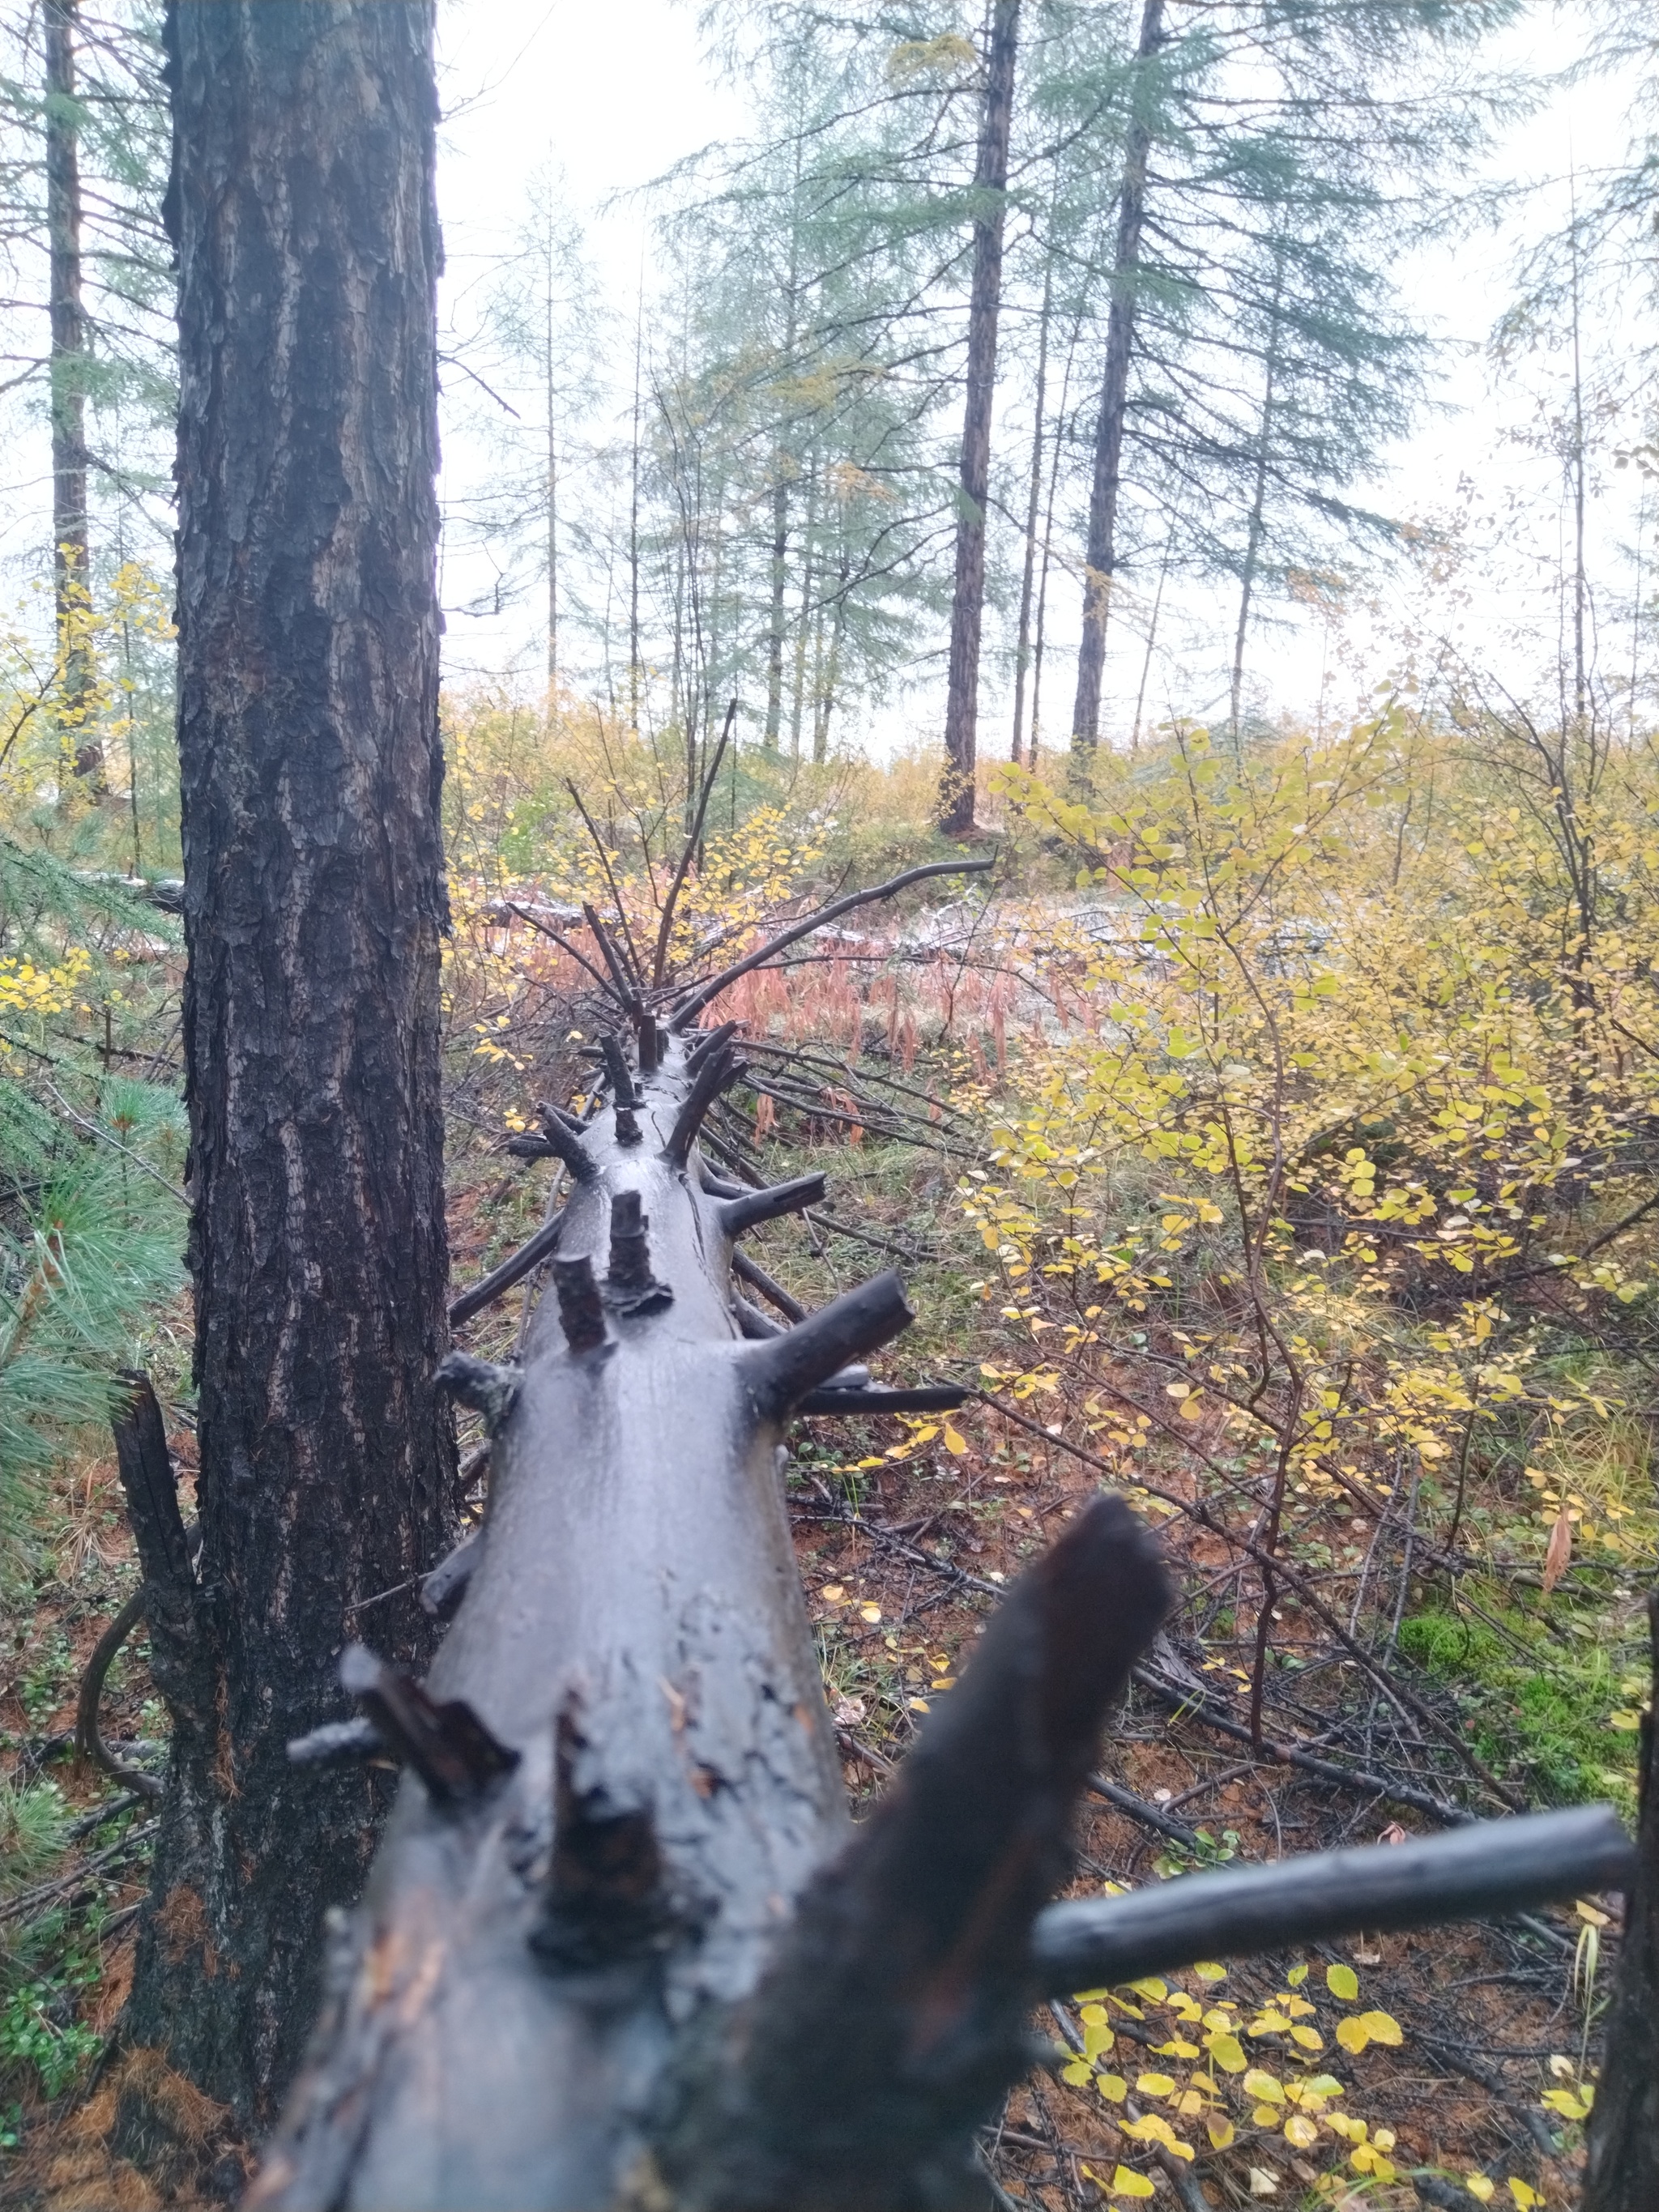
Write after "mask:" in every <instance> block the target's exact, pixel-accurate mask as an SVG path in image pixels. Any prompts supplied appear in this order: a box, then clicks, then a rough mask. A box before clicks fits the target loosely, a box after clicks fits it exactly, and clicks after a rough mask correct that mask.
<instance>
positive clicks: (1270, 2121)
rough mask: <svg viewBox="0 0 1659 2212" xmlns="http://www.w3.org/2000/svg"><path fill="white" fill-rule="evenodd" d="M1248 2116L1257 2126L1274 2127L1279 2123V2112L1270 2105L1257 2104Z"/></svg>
mask: <svg viewBox="0 0 1659 2212" xmlns="http://www.w3.org/2000/svg"><path fill="white" fill-rule="evenodd" d="M1250 2118H1251V2119H1252V2120H1253V2121H1254V2122H1255V2124H1256V2126H1257V2127H1259V2128H1276V2127H1277V2126H1278V2125H1279V2114H1278V2113H1277V2112H1275V2111H1274V2110H1273V2106H1271V2105H1257V2106H1255V2108H1254V2109H1253V2110H1252V2112H1251V2113H1250Z"/></svg>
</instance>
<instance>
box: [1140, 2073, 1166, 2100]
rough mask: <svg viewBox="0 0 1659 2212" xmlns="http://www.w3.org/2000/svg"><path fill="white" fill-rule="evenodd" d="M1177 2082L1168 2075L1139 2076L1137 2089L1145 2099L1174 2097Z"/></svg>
mask: <svg viewBox="0 0 1659 2212" xmlns="http://www.w3.org/2000/svg"><path fill="white" fill-rule="evenodd" d="M1175 2086H1176V2085H1175V2082H1174V2081H1173V2080H1172V2079H1171V2078H1170V2075H1167V2074H1138V2075H1136V2076H1135V2087H1136V2088H1137V2089H1139V2092H1140V2093H1141V2095H1142V2096H1143V2097H1172V2096H1174V2094H1175Z"/></svg>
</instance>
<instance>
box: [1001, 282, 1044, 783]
mask: <svg viewBox="0 0 1659 2212" xmlns="http://www.w3.org/2000/svg"><path fill="white" fill-rule="evenodd" d="M1053 298H1054V264H1053V262H1052V261H1051V260H1048V259H1047V258H1045V260H1044V262H1043V265H1042V313H1041V315H1040V316H1039V317H1038V319H1037V366H1036V421H1035V422H1033V424H1032V426H1031V484H1030V493H1029V495H1028V496H1027V499H1026V502H1025V567H1024V574H1022V575H1021V577H1020V580H1019V635H1018V640H1017V641H1016V643H1015V647H1014V741H1013V744H1012V747H1011V748H1010V750H1009V756H1008V757H1009V758H1010V759H1011V760H1012V762H1013V763H1014V764H1015V766H1016V767H1018V764H1019V757H1020V739H1021V737H1022V735H1023V733H1024V721H1025V672H1026V669H1027V666H1028V665H1029V663H1030V658H1031V592H1032V586H1033V583H1034V581H1035V579H1036V548H1037V511H1038V507H1039V506H1040V504H1041V501H1042V431H1043V422H1042V405H1043V401H1044V399H1045V398H1046V397H1047V387H1048V313H1049V308H1050V307H1051V304H1052V302H1053Z"/></svg>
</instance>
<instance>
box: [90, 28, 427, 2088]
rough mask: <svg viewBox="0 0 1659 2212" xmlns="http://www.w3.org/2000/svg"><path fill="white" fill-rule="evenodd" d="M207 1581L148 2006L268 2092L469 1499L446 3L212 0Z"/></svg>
mask: <svg viewBox="0 0 1659 2212" xmlns="http://www.w3.org/2000/svg"><path fill="white" fill-rule="evenodd" d="M166 37H167V52H168V64H167V76H168V80H169V83H170V86H171V89H172V95H173V181H172V185H171V187H170V189H169V191H168V195H167V219H168V224H169V228H170V229H171V231H172V234H173V239H174V241H175V245H176V247H177V252H178V259H179V380H180V397H179V462H178V483H179V600H178V604H179V763H180V785H181V794H182V809H183V840H184V855H185V942H186V945H187V949H188V955H189V967H188V972H187V976H186V982H185V1064H186V1070H187V1091H188V1100H189V1108H190V1121H191V1165H190V1175H189V1182H190V1189H191V1241H190V1255H191V1271H192V1274H193V1277H194V1282H195V1295H196V1323H197V1348H196V1376H197V1385H198V1388H199V1392H200V1400H199V1426H198V1437H199V1443H200V1474H199V1478H198V1486H197V1504H198V1510H199V1514H200V1520H201V1531H202V1538H201V1541H202V1549H201V1556H200V1563H199V1567H198V1570H197V1577H196V1580H195V1584H194V1588H193V1592H192V1593H191V1597H190V1600H189V1603H188V1606H187V1607H186V1608H185V1613H184V1614H183V1615H182V1617H180V1618H179V1619H178V1620H175V1621H174V1622H173V1625H172V1626H171V1628H169V1627H168V1626H167V1624H165V1623H164V1624H162V1625H161V1627H160V1628H159V1629H158V1630H155V1631H154V1632H153V1637H152V1641H153V1643H155V1644H157V1646H158V1649H159V1651H160V1656H161V1663H162V1672H163V1673H164V1674H166V1675H167V1679H168V1680H171V1681H173V1684H174V1686H175V1694H174V1697H173V1753H172V1764H171V1769H170V1773H169V1779H168V1789H167V1799H166V1807H165V1811H164V1814H163V1816H162V1826H161V1835H160V1838H159V1839H158V1844H157V1850H156V1858H155V1875H154V1882H153V1888H152V1900H153V1902H152V1908H151V1910H150V1911H149V1914H148V1915H147V1917H146V1919H145V1922H144V1924H143V1934H142V1936H141V1937H140V1941H139V1949H138V1958H137V1973H136V1978H135V1982H134V1986H133V1992H132V1997H131V2004H130V2007H129V2010H128V2015H127V2033H128V2036H129V2038H130V2039H131V2040H133V2041H134V2042H137V2043H139V2044H144V2045H157V2046H160V2047H161V2048H162V2049H163V2050H165V2051H167V2054H168V2056H169V2058H170V2060H171V2063H173V2065H174V2066H175V2067H177V2068H179V2069H181V2070H182V2071H183V2072H184V2073H185V2074H186V2075H189V2076H190V2077H191V2079H192V2080H193V2081H196V2082H197V2083H198V2084H199V2085H200V2086H201V2087H203V2088H204V2089H205V2090H206V2091H208V2092H209V2093H210V2094H211V2095H213V2096H215V2097H216V2098H220V2099H222V2100H226V2101H228V2103H229V2104H231V2105H232V2106H234V2109H235V2110H236V2111H237V2112H238V2113H239V2114H240V2116H241V2118H243V2120H244V2121H245V2122H253V2123H257V2122H259V2121H262V2120H263V2119H264V2118H267V2117H268V2116H269V2115H270V2112H271V2111H272V2109H273V2100H274V2098H275V2096H276V2093H277V2092H278V2091H279V2090H280V2088H281V2087H282V2086H283V2083H284V2081H286V2079H287V2078H288V2076H289V2074H290V2073H291V2071H292V2069H293V2068H294V2065H295V2062H296V2060H297V2058H298V2057H299V2054H300V2051H301V2045H302V2044H303V2041H304V2039H305V2036H306V2033H307V2028H308V2026H309V2024H310V2021H311V2019H312V2016H313V2012H314V2010H315V2008H316V2003H317V1999H318V1997H319V1993H320V1986H321V1984H320V1974H319V1966H320V1951H321V1938H322V1934H323V1925H324V1917H325V1912H326V1911H327V1909H328V1908H329V1907H331V1905H339V1904H343V1903H345V1902H346V1901H347V1900H349V1899H351V1898H353V1897H354V1896H355V1895H356V1893H357V1890H358V1888H359V1887H360V1885H361V1882H362V1875H363V1872H364V1869H365V1867H366V1865H367V1863H368V1854H369V1850H370V1846H371V1844H372V1841H373V1835H374V1826H375V1820H376V1816H377V1814H378V1812H379V1809H380V1802H381V1800H380V1787H379V1785H378V1784H376V1783H374V1781H372V1780H369V1779H368V1778H365V1776H364V1775H363V1774H362V1772H360V1771H359V1772H352V1771H340V1770H338V1769H335V1770H300V1769H296V1768H295V1767H294V1766H293V1765H291V1764H290V1763H289V1759H288V1757H287V1755H286V1745H287V1743H288V1741H289V1738H290V1737H292V1736H294V1735H298V1734H301V1733H302V1732H303V1731H304V1730H305V1729H307V1728H309V1727H311V1726H312V1725H313V1724H314V1723H315V1720H316V1717H317V1714H318V1713H319V1711H331V1710H334V1709H335V1708H336V1707H337V1704H338V1699H339V1691H338V1687H337V1674H336V1669H337V1662H338V1656H339V1653H340V1651H341V1650H342V1648H343V1646H344V1645H345V1644H348V1643H349V1641H350V1640H351V1638H352V1637H353V1635H354V1634H355V1633H356V1625H357V1621H358V1619H359V1616H360V1614H361V1613H362V1608H363V1607H365V1605H366V1604H368V1601H371V1600H373V1601H374V1613H373V1614H372V1615H371V1616H369V1618H370V1620H372V1622H373V1624H374V1632H375V1636H376V1639H377V1641H378V1642H379V1643H380V1644H381V1645H382V1646H383V1648H393V1649H396V1650H399V1651H401V1652H403V1653H404V1654H405V1655H407V1656H408V1657H409V1658H410V1660H416V1661H418V1660H420V1659H421V1658H422V1656H424V1654H425V1652H426V1650H428V1648H429V1624H428V1622H427V1620H426V1619H425V1616H424V1615H423V1614H422V1611H421V1608H420V1607H419V1605H418V1604H417V1602H416V1594H415V1589H414V1587H413V1585H414V1583H415V1579H416V1577H418V1576H419V1575H421V1574H422V1572H423V1571H425V1570H426V1569H428V1568H429V1567H430V1566H431V1565H434V1563H435V1561H436V1560H437V1559H438V1558H439V1557H440V1556H441V1553H442V1551H443V1549H444V1548H445V1546H446V1542H447V1538H448V1537H449V1535H450V1534H451V1533H452V1529H451V1520H452V1508H451V1506H450V1503H449V1498H450V1492H451V1489H452V1486H453V1444H452V1443H451V1442H450V1441H449V1431H448V1427H447V1421H446V1419H444V1418H442V1417H441V1413H440V1408H439V1401H438V1398H437V1395H436V1394H435V1389H434V1385H433V1379H432V1378H433V1370H434V1368H435V1364H436V1363H437V1361H438V1360H439V1358H441V1354H442V1352H443V1349H444V1345H445V1338H446V1328H445V1319H444V1292H445V1283H446V1276H447V1249H446V1243H445V1235H444V1212H443V1181H442V1170H443V1125H442V1119H441V1104H440V1097H439V1071H440V1059H439V953H440V945H441V934H442V932H443V929H444V927H445V922H446V907H445V896H444V875H443V850H442V836H441V825H440V819H439V796H440V787H441V779H442V773H443V757H442V753H441V748H440V744H439V736H438V712H437V708H438V606H437V595H436V589H435V572H436V547H437V530H438V513H437V502H436V499H435V492H434V483H433V476H434V471H435V465H436V459H437V424H436V348H435V332H436V324H435V283H436V277H437V272H438V266H439V259H440V248H439V238H438V226H437V216H436V210H435V203H434V198H433V161H434V145H435V117H436V97H435V87H434V79H433V52H432V41H433V9H432V7H431V5H430V4H429V0H428V4H422V0H403V4H400V5H398V6H395V7H394V6H388V5H383V4H378V0H289V4H287V5H285V6H283V7H271V6H269V5H263V4H258V0H214V4H212V5H204V4H202V0H172V4H171V5H170V6H169V8H168V9H167V19H166Z"/></svg>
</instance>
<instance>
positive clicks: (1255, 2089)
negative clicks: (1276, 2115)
mask: <svg viewBox="0 0 1659 2212" xmlns="http://www.w3.org/2000/svg"><path fill="white" fill-rule="evenodd" d="M1244 2093H1245V2095H1246V2096H1247V2097H1254V2098H1255V2100H1256V2102H1257V2104H1259V2105H1261V2104H1273V2105H1282V2104H1283V2103H1284V2101H1285V2090H1284V2087H1283V2084H1282V2083H1281V2082H1280V2081H1279V2080H1278V2078H1277V2076H1276V2075H1272V2074H1264V2073H1263V2072H1262V2070H1261V2067H1259V2066H1252V2067H1251V2069H1250V2070H1249V2073H1248V2074H1247V2075H1245V2076H1244Z"/></svg>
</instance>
